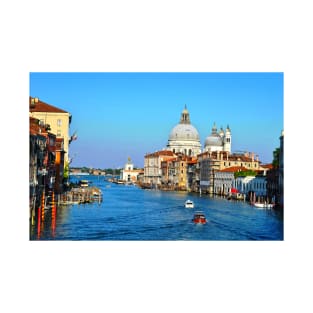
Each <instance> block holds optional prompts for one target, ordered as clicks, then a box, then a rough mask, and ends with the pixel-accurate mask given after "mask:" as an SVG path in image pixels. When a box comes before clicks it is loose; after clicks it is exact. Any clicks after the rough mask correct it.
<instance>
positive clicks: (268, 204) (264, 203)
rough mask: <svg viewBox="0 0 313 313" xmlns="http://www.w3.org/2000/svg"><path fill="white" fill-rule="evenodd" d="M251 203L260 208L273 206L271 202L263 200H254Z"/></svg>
mask: <svg viewBox="0 0 313 313" xmlns="http://www.w3.org/2000/svg"><path fill="white" fill-rule="evenodd" d="M253 205H254V206H255V207H257V208H260V209H272V208H273V207H274V204H273V203H266V202H263V203H260V202H255V203H253Z"/></svg>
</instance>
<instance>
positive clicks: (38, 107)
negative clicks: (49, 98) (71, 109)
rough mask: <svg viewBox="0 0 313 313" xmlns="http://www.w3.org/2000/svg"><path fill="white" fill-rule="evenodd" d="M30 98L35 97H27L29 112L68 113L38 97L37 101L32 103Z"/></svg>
mask: <svg viewBox="0 0 313 313" xmlns="http://www.w3.org/2000/svg"><path fill="white" fill-rule="evenodd" d="M32 99H36V98H32V97H29V112H51V113H68V112H67V111H64V110H62V109H59V108H57V107H55V106H53V105H51V104H48V103H45V102H43V101H41V100H39V99H38V102H36V101H34V102H33V103H32Z"/></svg>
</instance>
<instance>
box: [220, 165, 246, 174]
mask: <svg viewBox="0 0 313 313" xmlns="http://www.w3.org/2000/svg"><path fill="white" fill-rule="evenodd" d="M240 171H248V169H247V168H245V167H243V166H232V167H227V168H224V169H222V170H220V172H233V173H235V172H240Z"/></svg>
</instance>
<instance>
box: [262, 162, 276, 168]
mask: <svg viewBox="0 0 313 313" xmlns="http://www.w3.org/2000/svg"><path fill="white" fill-rule="evenodd" d="M260 166H261V167H262V168H268V169H272V168H273V164H271V163H269V164H261V165H260Z"/></svg>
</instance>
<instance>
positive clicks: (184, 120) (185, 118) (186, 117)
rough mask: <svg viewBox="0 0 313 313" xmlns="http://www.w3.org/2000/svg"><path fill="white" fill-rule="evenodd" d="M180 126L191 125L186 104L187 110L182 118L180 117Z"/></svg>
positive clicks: (185, 109)
mask: <svg viewBox="0 0 313 313" xmlns="http://www.w3.org/2000/svg"><path fill="white" fill-rule="evenodd" d="M179 123H180V124H190V116H189V112H188V110H187V106H186V104H185V108H184V110H183V112H182V114H181V117H180V122H179Z"/></svg>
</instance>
